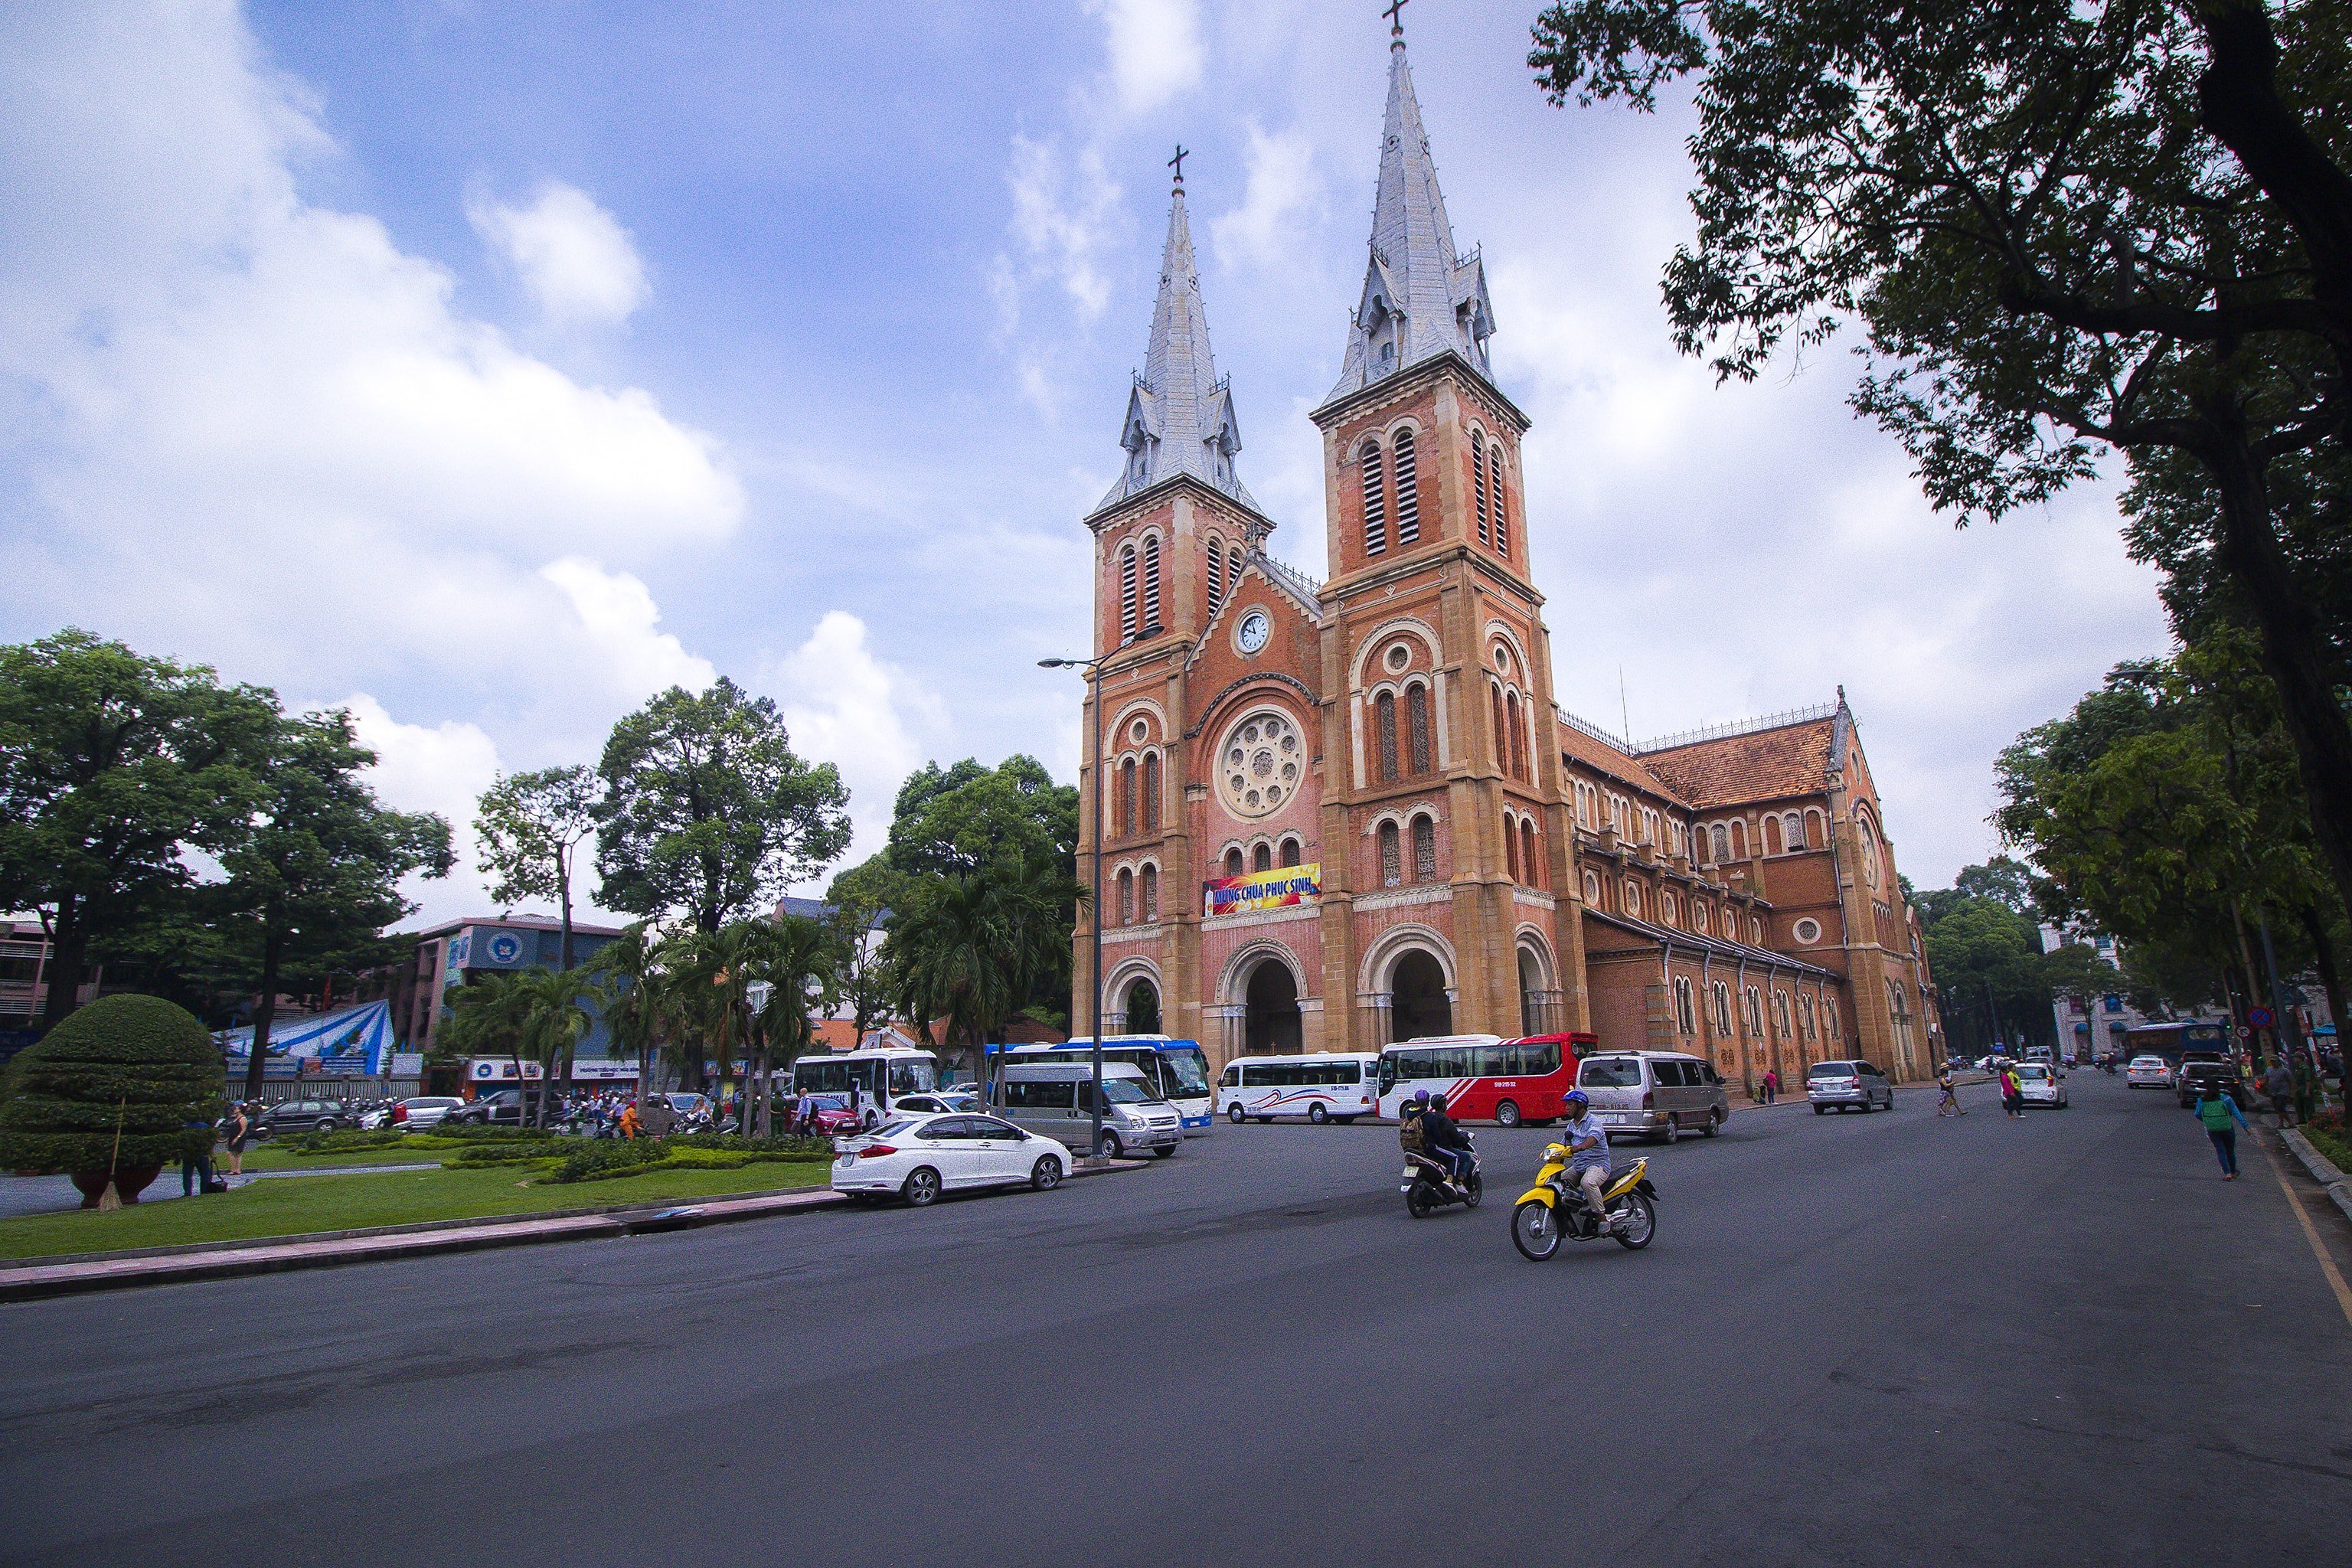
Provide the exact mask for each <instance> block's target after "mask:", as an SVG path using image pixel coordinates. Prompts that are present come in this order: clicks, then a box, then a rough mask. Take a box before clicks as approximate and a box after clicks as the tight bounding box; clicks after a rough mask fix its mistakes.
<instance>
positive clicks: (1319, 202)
mask: <svg viewBox="0 0 2352 1568" xmlns="http://www.w3.org/2000/svg"><path fill="white" fill-rule="evenodd" d="M1243 160H1244V168H1245V169H1246V170H1247V171H1248V174H1247V180H1248V184H1246V186H1245V187H1244V190H1243V193H1242V202H1241V205H1239V206H1237V207H1234V208H1233V209H1231V210H1230V211H1227V212H1223V213H1220V214H1218V215H1217V216H1216V217H1215V218H1213V219H1212V220H1211V222H1210V225H1209V231H1210V236H1211V237H1212V238H1213V239H1214V240H1215V242H1216V247H1217V256H1218V259H1219V260H1221V261H1222V262H1223V263H1224V265H1225V266H1227V267H1228V268H1231V267H1233V266H1235V265H1237V264H1240V263H1244V262H1248V263H1253V264H1255V265H1257V266H1260V267H1271V266H1275V265H1277V264H1282V263H1290V264H1292V265H1295V264H1296V261H1297V256H1298V254H1299V252H1300V251H1301V250H1303V249H1305V248H1306V246H1305V243H1304V242H1305V240H1306V237H1307V235H1308V234H1309V233H1310V232H1311V226H1312V224H1313V222H1314V220H1316V219H1317V218H1318V217H1319V216H1321V213H1322V210H1323V178H1322V175H1321V174H1318V172H1317V170H1316V167H1315V144H1314V143H1313V142H1310V141H1309V140H1308V139H1307V137H1306V136H1304V135H1303V134H1300V133H1298V132H1283V133H1279V134H1276V135H1272V136H1269V135H1267V134H1266V132H1265V130H1264V128H1262V127H1261V126H1259V125H1258V124H1257V122H1256V121H1251V122H1250V125H1249V147H1248V150H1247V151H1246V152H1245V153H1244V154H1243Z"/></svg>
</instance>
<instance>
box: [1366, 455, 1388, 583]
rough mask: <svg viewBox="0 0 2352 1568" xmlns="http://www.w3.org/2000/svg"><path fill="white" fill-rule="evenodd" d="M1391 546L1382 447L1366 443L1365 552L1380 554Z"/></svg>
mask: <svg viewBox="0 0 2352 1568" xmlns="http://www.w3.org/2000/svg"><path fill="white" fill-rule="evenodd" d="M1388 547H1389V517H1388V495H1387V491H1386V490H1385V489H1383V488H1382V486H1381V449H1380V447H1378V446H1377V445H1376V444H1374V443H1372V442H1370V441H1367V442H1366V443H1364V553H1365V554H1367V555H1378V554H1379V553H1380V552H1381V551H1383V550H1386V549H1387V548H1388Z"/></svg>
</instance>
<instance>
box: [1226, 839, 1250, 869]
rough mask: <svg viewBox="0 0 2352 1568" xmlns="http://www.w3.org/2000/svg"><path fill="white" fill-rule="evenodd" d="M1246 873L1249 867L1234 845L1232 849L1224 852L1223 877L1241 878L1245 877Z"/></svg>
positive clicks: (1239, 850)
mask: <svg viewBox="0 0 2352 1568" xmlns="http://www.w3.org/2000/svg"><path fill="white" fill-rule="evenodd" d="M1248 873H1249V866H1248V863H1247V862H1245V861H1244V860H1243V858H1242V852H1241V848H1240V847H1239V846H1238V845H1236V846H1235V847H1233V848H1231V849H1228V850H1226V851H1225V875H1226V876H1228V877H1241V876H1246V875H1248Z"/></svg>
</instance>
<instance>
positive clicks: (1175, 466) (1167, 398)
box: [1097, 148, 1257, 510]
mask: <svg viewBox="0 0 2352 1568" xmlns="http://www.w3.org/2000/svg"><path fill="white" fill-rule="evenodd" d="M1183 157H1184V153H1183V150H1182V149H1181V148H1179V149H1178V150H1177V155H1176V157H1175V158H1173V159H1171V160H1170V162H1171V163H1172V164H1173V165H1174V166H1175V169H1176V184H1175V190H1174V193H1173V194H1172V195H1171V196H1170V198H1169V206H1168V243H1167V245H1166V247H1164V248H1163V249H1162V250H1161V251H1160V299H1159V300H1158V302H1157V303H1156V304H1154V305H1153V306H1152V309H1151V342H1150V346H1149V347H1148V348H1146V349H1145V351H1144V355H1143V374H1140V375H1139V376H1137V377H1136V378H1135V384H1134V386H1133V387H1132V388H1131V389H1130V390H1129V393H1128V396H1127V418H1126V421H1125V422H1124V423H1123V424H1122V425H1121V426H1120V427H1119V437H1118V444H1119V445H1120V446H1121V447H1125V448H1126V449H1127V467H1126V468H1125V469H1123V470H1122V471H1121V472H1120V474H1119V477H1118V483H1117V484H1114V485H1113V486H1111V488H1110V493H1109V494H1108V495H1106V496H1104V497H1103V499H1102V504H1103V506H1110V505H1113V504H1114V503H1116V502H1118V501H1121V500H1126V499H1127V498H1128V497H1129V496H1131V495H1134V494H1136V493H1138V492H1139V491H1141V490H1145V489H1150V487H1151V486H1153V485H1155V484H1158V483H1159V482H1160V480H1162V479H1167V478H1169V477H1171V475H1175V474H1190V475H1192V477H1193V478H1194V479H1199V480H1200V481H1201V482H1202V483H1203V484H1206V485H1209V486H1211V487H1212V488H1213V489H1218V490H1221V491H1223V493H1224V494H1226V495H1229V496H1231V497H1233V498H1234V500H1238V501H1240V502H1242V503H1243V504H1244V506H1247V507H1249V508H1250V509H1251V510H1256V508H1257V502H1256V501H1255V500H1252V499H1251V496H1250V493H1249V491H1248V490H1247V489H1244V488H1243V486H1242V481H1241V479H1240V476H1239V475H1237V474H1235V473H1234V453H1236V452H1238V451H1240V450H1241V447H1242V432H1241V425H1240V422H1239V421H1237V420H1236V419H1235V418H1234V397H1233V393H1232V392H1231V391H1230V390H1228V388H1227V387H1226V385H1225V384H1224V383H1223V382H1222V381H1219V380H1218V379H1217V364H1216V361H1215V359H1214V358H1213V356H1212V355H1211V354H1210V353H1209V313H1208V311H1207V310H1206V309H1205V308H1204V307H1203V306H1202V303H1201V276H1200V273H1199V271H1198V270H1197V269H1196V268H1194V266H1193V263H1192V226H1191V224H1190V223H1189V222H1188V221H1187V220H1186V218H1185V216H1184V165H1183V163H1182V159H1183ZM1097 510H1100V509H1099V508H1097Z"/></svg>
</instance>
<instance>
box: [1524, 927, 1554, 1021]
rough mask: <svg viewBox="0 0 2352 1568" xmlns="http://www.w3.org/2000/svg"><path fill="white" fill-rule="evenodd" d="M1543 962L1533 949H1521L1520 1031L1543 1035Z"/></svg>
mask: <svg viewBox="0 0 2352 1568" xmlns="http://www.w3.org/2000/svg"><path fill="white" fill-rule="evenodd" d="M1543 993H1544V980H1543V964H1542V963H1541V961H1539V960H1538V958H1537V957H1536V955H1535V952H1534V951H1533V950H1532V949H1530V948H1524V947H1523V948H1521V949H1519V1033H1521V1034H1523V1035H1541V1034H1545V1033H1548V1032H1549V1031H1547V1030H1546V1029H1545V1027H1544V1024H1545V1019H1544V1016H1543V1015H1544V1012H1545V1008H1544V1005H1543V1000H1544V998H1543Z"/></svg>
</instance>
